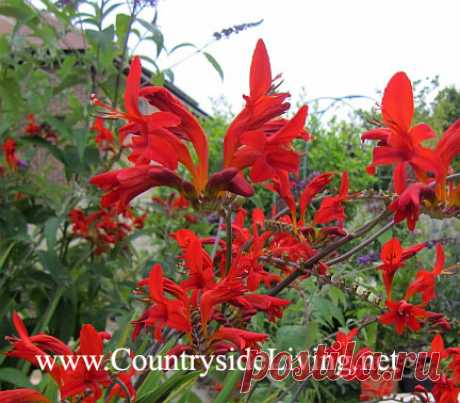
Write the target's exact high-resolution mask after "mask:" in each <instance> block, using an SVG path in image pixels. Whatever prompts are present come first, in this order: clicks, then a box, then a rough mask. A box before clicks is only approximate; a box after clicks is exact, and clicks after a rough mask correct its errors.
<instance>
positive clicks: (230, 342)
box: [210, 326, 268, 353]
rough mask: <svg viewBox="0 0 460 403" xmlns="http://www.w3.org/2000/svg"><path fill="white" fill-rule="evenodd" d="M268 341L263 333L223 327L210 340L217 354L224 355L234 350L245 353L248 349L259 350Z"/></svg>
mask: <svg viewBox="0 0 460 403" xmlns="http://www.w3.org/2000/svg"><path fill="white" fill-rule="evenodd" d="M267 339H268V336H267V335H266V334H263V333H254V332H249V331H247V330H243V329H236V328H231V327H224V326H221V327H220V328H219V330H217V332H215V333H214V334H213V335H212V337H211V339H210V340H211V346H212V349H213V350H214V352H215V353H224V352H227V351H231V349H232V348H233V349H236V350H239V351H245V350H246V349H247V348H250V349H254V350H259V348H260V347H259V343H261V342H264V341H265V340H267Z"/></svg>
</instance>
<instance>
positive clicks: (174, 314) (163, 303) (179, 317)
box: [131, 264, 191, 341]
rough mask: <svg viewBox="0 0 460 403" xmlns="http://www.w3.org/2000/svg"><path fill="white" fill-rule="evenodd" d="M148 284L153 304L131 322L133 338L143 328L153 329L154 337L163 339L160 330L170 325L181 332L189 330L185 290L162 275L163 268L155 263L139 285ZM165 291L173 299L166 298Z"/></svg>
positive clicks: (159, 339)
mask: <svg viewBox="0 0 460 403" xmlns="http://www.w3.org/2000/svg"><path fill="white" fill-rule="evenodd" d="M145 283H147V284H146V285H148V290H149V297H150V299H151V301H152V302H154V305H152V306H150V307H149V308H147V309H146V310H145V311H144V313H143V314H142V315H141V317H140V318H139V319H137V320H135V321H134V322H133V323H134V325H135V329H134V331H133V333H132V335H131V337H132V339H133V340H135V339H136V338H137V336H138V335H139V333H140V331H141V330H142V329H145V328H152V329H153V330H154V337H155V338H156V339H157V340H158V341H163V335H162V331H163V329H164V328H165V327H170V328H173V329H176V330H179V331H181V332H189V331H190V330H191V324H190V318H189V309H188V300H187V296H186V294H185V291H184V290H183V289H182V287H180V286H178V285H177V284H175V283H174V282H172V281H171V280H169V279H167V278H164V277H163V268H162V267H161V265H159V264H156V265H154V266H153V267H152V270H151V271H150V274H149V277H148V280H147V282H140V285H144V284H145ZM165 292H168V293H169V294H171V295H173V297H174V299H168V298H167V297H166V296H165Z"/></svg>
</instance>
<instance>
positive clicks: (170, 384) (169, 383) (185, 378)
mask: <svg viewBox="0 0 460 403" xmlns="http://www.w3.org/2000/svg"><path fill="white" fill-rule="evenodd" d="M199 375H200V371H193V372H188V373H186V372H182V371H181V372H176V373H175V374H174V375H172V376H171V377H170V378H168V379H167V380H166V381H165V382H163V383H162V384H161V385H160V386H158V387H157V388H155V389H153V390H149V391H148V392H147V393H145V394H144V395H141V396H139V398H138V399H137V400H136V403H157V402H164V401H165V400H166V399H167V398H168V396H169V395H170V394H171V393H172V392H174V391H175V390H176V389H177V388H179V387H181V386H182V385H184V384H185V383H192V382H194V381H195V379H196V378H197V377H198V376H199Z"/></svg>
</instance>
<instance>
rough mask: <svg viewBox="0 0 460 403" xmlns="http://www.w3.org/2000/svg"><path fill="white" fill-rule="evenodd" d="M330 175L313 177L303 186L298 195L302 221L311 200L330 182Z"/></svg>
mask: <svg viewBox="0 0 460 403" xmlns="http://www.w3.org/2000/svg"><path fill="white" fill-rule="evenodd" d="M332 176H333V174H332V173H329V172H326V173H324V174H321V175H318V176H315V177H314V178H313V179H312V180H311V181H310V182H308V184H307V185H306V186H305V188H304V190H303V191H302V193H301V194H300V218H301V219H303V218H304V216H305V212H306V210H307V207H308V205H309V204H310V202H311V201H312V200H313V198H314V197H315V196H316V195H317V194H318V193H319V192H321V191H322V190H323V189H324V188H325V187H326V186H327V185H328V184H329V183H330V182H331V180H332Z"/></svg>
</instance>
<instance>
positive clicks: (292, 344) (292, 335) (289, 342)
mask: <svg viewBox="0 0 460 403" xmlns="http://www.w3.org/2000/svg"><path fill="white" fill-rule="evenodd" d="M306 335H307V326H303V325H286V326H282V327H280V328H278V330H277V332H276V340H277V343H278V348H279V349H280V350H287V349H289V348H292V349H294V350H302V349H304V348H305V346H306V340H307V337H306Z"/></svg>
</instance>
